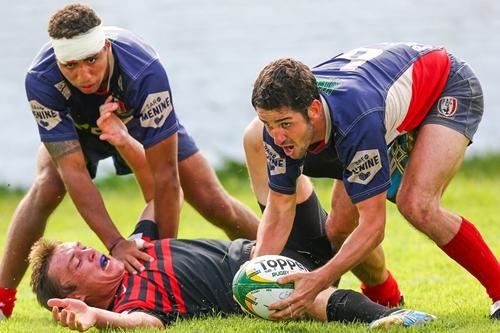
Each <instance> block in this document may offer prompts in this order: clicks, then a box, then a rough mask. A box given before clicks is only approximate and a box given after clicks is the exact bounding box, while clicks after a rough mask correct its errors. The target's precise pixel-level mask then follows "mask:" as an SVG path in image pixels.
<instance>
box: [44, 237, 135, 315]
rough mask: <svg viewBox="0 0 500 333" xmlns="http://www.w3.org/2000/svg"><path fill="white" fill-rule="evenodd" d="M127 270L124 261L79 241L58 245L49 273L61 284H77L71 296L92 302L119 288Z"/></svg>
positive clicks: (88, 302) (96, 301) (94, 302)
mask: <svg viewBox="0 0 500 333" xmlns="http://www.w3.org/2000/svg"><path fill="white" fill-rule="evenodd" d="M124 272H125V268H124V265H123V263H122V262H121V261H118V260H116V259H114V258H112V257H108V256H105V255H103V254H102V253H100V252H99V251H97V250H95V249H93V248H91V247H87V246H84V245H82V244H81V243H79V242H76V243H75V242H74V243H63V244H60V245H58V246H57V248H56V251H55V253H54V255H53V257H52V259H51V261H50V265H49V274H50V276H51V277H52V278H54V279H55V280H57V281H59V282H60V284H61V285H62V286H71V285H74V286H76V290H75V291H74V292H73V293H72V294H71V295H70V297H74V298H81V299H83V300H84V301H86V302H87V304H89V305H92V304H98V302H99V297H102V295H107V293H109V292H114V291H116V289H117V287H118V283H119V282H120V281H121V279H122V277H123V274H124Z"/></svg>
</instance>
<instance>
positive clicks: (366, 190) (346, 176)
mask: <svg viewBox="0 0 500 333" xmlns="http://www.w3.org/2000/svg"><path fill="white" fill-rule="evenodd" d="M252 104H253V106H254V108H255V110H256V112H257V115H258V118H259V119H260V121H261V122H262V124H263V125H260V126H259V124H258V123H257V124H256V123H255V122H254V123H253V124H252V125H251V126H250V127H249V128H248V130H247V132H246V134H245V147H246V154H247V160H248V161H249V162H248V165H249V168H250V175H253V176H252V178H253V179H252V182H253V183H254V188H255V187H258V186H256V185H255V184H261V183H262V182H263V181H266V182H268V189H267V190H266V192H265V193H266V194H267V193H268V194H267V195H266V197H265V198H264V199H263V200H265V201H264V202H262V201H261V204H263V205H264V204H265V210H264V215H263V219H262V222H261V224H260V225H259V230H258V232H257V245H256V251H255V256H259V255H265V254H275V253H279V252H280V251H281V249H282V248H283V245H284V244H285V241H286V239H287V237H288V236H289V232H290V230H291V227H292V224H293V219H294V215H295V207H296V203H297V202H300V201H299V198H298V197H299V195H301V193H302V195H303V193H304V192H303V191H301V190H300V187H301V186H302V185H301V184H302V182H303V181H302V178H303V176H301V175H302V174H303V173H306V171H307V174H310V175H312V176H317V177H318V176H319V177H330V178H336V179H338V181H336V182H335V184H334V189H333V194H332V211H331V212H330V215H329V217H328V221H327V224H326V232H327V234H328V236H329V239H330V240H331V241H332V242H334V243H336V244H337V245H338V246H339V248H338V252H337V254H336V255H335V256H334V257H333V258H332V259H331V260H330V261H329V263H328V264H326V265H325V266H323V267H321V268H319V269H317V270H315V271H313V272H310V273H304V274H296V275H291V276H289V277H285V278H283V279H282V282H289V281H292V280H293V281H295V286H296V290H295V292H294V293H293V294H292V296H291V297H290V298H289V299H287V302H281V303H278V304H275V305H274V306H273V308H275V309H280V308H283V309H284V310H283V311H281V312H278V313H276V314H275V318H283V317H288V316H289V311H290V309H289V307H288V304H289V303H291V308H292V311H293V312H294V315H296V316H300V315H301V314H302V313H304V311H306V309H307V307H308V306H309V304H311V303H312V301H313V300H314V299H315V297H316V295H317V294H318V293H319V292H320V291H321V290H324V289H325V288H327V287H328V286H330V285H331V284H332V283H333V282H334V281H335V280H336V279H338V278H339V277H340V276H341V275H342V274H344V273H345V272H346V271H348V270H350V269H353V268H355V267H356V266H357V265H359V264H362V266H363V265H365V267H366V266H368V267H370V265H371V266H372V267H376V266H377V265H376V264H377V262H378V263H380V264H381V265H382V266H383V265H384V262H383V258H382V259H380V258H373V253H374V252H373V251H374V250H375V249H377V247H378V246H379V245H380V243H381V242H382V240H383V238H384V231H385V223H386V206H385V205H386V198H388V197H390V198H393V199H394V200H395V202H396V204H397V207H398V209H399V211H400V212H401V214H402V215H403V216H404V217H405V218H406V219H407V220H408V221H409V222H410V223H411V224H412V225H413V226H414V227H415V228H417V229H418V230H419V231H421V232H423V233H424V234H425V235H427V236H428V237H429V238H431V239H432V240H433V241H434V242H435V243H436V244H437V245H438V246H439V248H440V249H441V250H442V251H443V252H445V253H446V254H447V255H448V256H449V257H450V258H452V259H453V260H455V261H456V262H457V263H459V264H460V265H461V266H463V267H464V268H465V269H466V270H468V271H469V272H470V273H471V274H472V275H473V276H474V277H476V278H477V279H478V280H479V282H481V284H482V285H483V286H484V287H485V289H486V291H487V293H488V295H489V296H490V298H491V299H492V301H493V305H492V308H491V316H492V318H496V319H498V318H499V317H500V265H499V263H498V260H497V259H496V257H495V255H494V254H493V253H492V251H491V250H490V249H489V247H488V245H487V244H486V243H485V241H484V240H483V238H482V237H481V235H480V233H479V231H478V230H477V229H476V228H475V227H474V225H473V224H472V223H470V222H469V221H468V220H467V219H465V218H464V217H462V216H460V215H457V214H455V213H453V212H451V211H449V210H447V209H445V208H443V207H442V206H441V197H442V195H443V192H444V190H445V188H446V187H447V185H448V184H449V182H450V180H451V179H452V178H453V176H454V175H455V173H456V172H457V170H458V168H459V167H460V165H461V162H462V160H463V157H464V153H465V150H466V148H467V146H468V145H469V144H470V143H471V142H472V139H473V136H474V133H475V132H476V130H477V127H478V124H479V122H480V120H481V117H482V114H483V95H482V91H481V86H480V84H479V81H478V79H477V78H476V76H475V75H474V73H473V72H472V70H471V69H470V67H469V66H468V65H467V63H465V62H464V61H462V60H460V59H458V58H456V57H455V56H453V55H451V54H450V53H449V52H448V51H447V50H445V49H444V48H440V47H433V46H429V45H421V44H417V43H381V44H376V45H371V46H367V47H360V48H357V49H354V50H351V51H348V52H345V53H342V54H339V55H338V56H336V57H334V58H332V59H330V60H328V61H325V62H324V63H322V64H320V65H318V66H316V67H314V68H313V69H312V70H311V69H309V68H308V67H307V66H305V65H304V64H302V63H300V62H299V61H295V60H293V59H280V60H277V61H274V62H272V63H271V64H269V65H268V66H266V67H265V68H264V69H263V70H262V71H261V72H260V74H259V76H258V77H257V79H256V81H255V85H254V89H253V94H252ZM415 131H417V134H416V138H415V142H414V146H413V149H412V151H411V153H410V158H409V160H408V161H407V164H406V163H405V162H404V158H403V159H401V160H399V159H396V160H395V161H394V163H400V162H402V163H400V164H402V165H401V166H402V167H405V169H404V174H403V177H402V179H398V178H394V179H392V180H393V182H392V184H391V167H390V161H389V149H391V150H393V151H399V150H401V147H402V146H407V145H406V143H405V142H402V141H404V140H402V139H406V135H408V134H407V133H410V132H415ZM262 145H264V146H263V147H264V148H262ZM403 151H404V149H403ZM264 152H265V154H266V155H265V156H266V157H267V174H266V172H265V171H263V170H266V166H265V165H264V164H265V163H266V159H265V157H262V156H264ZM396 155H397V154H396ZM259 161H261V162H260V163H259ZM262 161H263V162H262ZM391 162H392V161H391ZM308 164H309V165H308ZM398 181H400V183H398ZM259 186H260V188H261V187H262V185H259ZM391 186H392V188H391ZM396 193H397V194H396ZM261 197H263V196H262V195H261ZM258 199H259V201H260V200H262V198H259V197H258ZM370 256H371V257H370ZM374 263H375V264H374Z"/></svg>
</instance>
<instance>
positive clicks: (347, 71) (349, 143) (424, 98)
mask: <svg viewBox="0 0 500 333" xmlns="http://www.w3.org/2000/svg"><path fill="white" fill-rule="evenodd" d="M312 71H313V74H314V75H315V77H316V81H317V84H318V88H319V90H320V94H321V98H322V102H323V105H324V107H325V112H326V113H327V114H326V121H327V133H326V137H325V140H324V142H321V143H320V144H319V145H318V146H316V147H315V149H314V150H313V151H310V152H308V154H311V153H318V152H320V151H324V150H328V151H330V152H331V154H332V155H336V156H338V158H339V160H340V162H341V164H342V165H343V174H342V179H343V182H344V184H345V187H346V190H347V193H348V194H349V196H350V198H351V200H352V202H353V203H358V202H360V201H363V200H365V199H368V198H370V197H372V196H375V195H377V194H379V193H382V192H384V191H386V190H387V189H388V188H389V186H390V170H389V158H388V152H387V146H388V144H390V143H391V142H392V141H393V140H394V139H395V138H396V137H397V136H399V135H401V134H404V133H406V132H408V131H411V130H412V129H414V128H416V127H417V126H418V125H419V124H420V123H421V122H422V121H423V119H424V118H425V116H426V115H427V113H428V112H429V110H430V109H431V107H432V105H433V104H434V103H435V102H436V101H437V99H438V97H439V95H440V94H441V92H442V91H443V89H444V87H445V85H446V82H447V80H448V74H449V72H450V58H449V56H448V53H447V52H446V50H445V49H444V48H440V47H434V46H429V45H421V44H416V43H381V44H375V45H371V46H367V47H361V48H357V49H354V50H351V51H349V52H346V53H342V54H339V55H337V56H336V57H334V58H332V59H330V60H328V61H326V62H324V63H322V64H320V65H318V66H316V67H314V68H313V69H312ZM263 139H264V148H265V152H266V155H267V169H268V178H269V187H270V188H271V189H272V190H274V191H276V192H279V193H284V194H293V193H295V190H296V180H297V177H298V176H299V175H300V174H301V173H302V169H303V164H304V160H305V159H306V158H307V155H306V157H304V158H303V159H299V160H294V159H291V158H289V157H288V156H286V155H285V153H284V151H283V149H282V148H280V147H279V146H277V145H276V144H275V143H274V140H273V138H272V137H271V136H270V134H269V133H268V132H267V131H266V130H265V129H264V133H263Z"/></svg>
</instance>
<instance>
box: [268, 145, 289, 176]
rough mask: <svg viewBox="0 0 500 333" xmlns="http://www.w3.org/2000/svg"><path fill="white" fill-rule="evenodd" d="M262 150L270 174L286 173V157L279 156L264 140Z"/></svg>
mask: <svg viewBox="0 0 500 333" xmlns="http://www.w3.org/2000/svg"><path fill="white" fill-rule="evenodd" d="M264 151H265V152H266V158H267V168H268V169H269V173H270V174H271V176H275V175H281V174H284V173H286V159H285V158H284V157H281V155H280V154H278V153H277V152H276V150H274V148H273V147H272V146H271V145H269V144H267V143H265V142H264Z"/></svg>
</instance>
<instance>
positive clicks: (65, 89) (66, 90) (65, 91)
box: [54, 81, 71, 100]
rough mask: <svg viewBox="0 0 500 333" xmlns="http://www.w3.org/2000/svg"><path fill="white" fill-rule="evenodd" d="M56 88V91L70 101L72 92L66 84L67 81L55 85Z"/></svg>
mask: <svg viewBox="0 0 500 333" xmlns="http://www.w3.org/2000/svg"><path fill="white" fill-rule="evenodd" d="M54 87H56V89H57V90H59V91H60V92H61V94H62V95H63V96H64V98H66V100H68V99H69V98H70V97H71V90H70V89H69V87H68V85H67V84H66V81H61V82H58V83H56V84H55V85H54Z"/></svg>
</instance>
